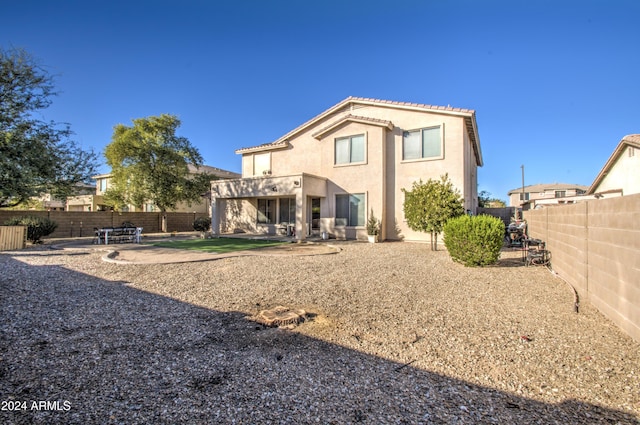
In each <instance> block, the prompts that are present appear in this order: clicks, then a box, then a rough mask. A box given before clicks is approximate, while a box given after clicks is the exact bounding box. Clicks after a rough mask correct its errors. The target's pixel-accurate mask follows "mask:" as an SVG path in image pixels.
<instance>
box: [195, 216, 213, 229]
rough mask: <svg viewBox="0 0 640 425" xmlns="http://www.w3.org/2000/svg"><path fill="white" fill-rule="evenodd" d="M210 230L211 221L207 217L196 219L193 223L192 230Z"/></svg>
mask: <svg viewBox="0 0 640 425" xmlns="http://www.w3.org/2000/svg"><path fill="white" fill-rule="evenodd" d="M210 228H211V220H209V218H207V217H198V218H196V221H194V222H193V230H196V231H198V232H206V231H208V230H209V229H210Z"/></svg>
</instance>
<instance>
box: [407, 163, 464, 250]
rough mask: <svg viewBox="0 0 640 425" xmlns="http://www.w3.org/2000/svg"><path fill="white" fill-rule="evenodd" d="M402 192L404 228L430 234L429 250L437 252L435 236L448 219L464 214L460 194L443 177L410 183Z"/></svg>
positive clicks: (447, 178) (446, 176) (436, 238)
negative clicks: (409, 188)
mask: <svg viewBox="0 0 640 425" xmlns="http://www.w3.org/2000/svg"><path fill="white" fill-rule="evenodd" d="M402 191H403V192H404V195H405V198H404V204H403V208H404V216H405V218H406V220H407V225H408V226H409V228H410V229H411V230H414V231H416V232H425V233H426V232H429V233H430V234H431V250H432V251H436V250H437V249H438V233H440V232H442V229H443V228H444V224H445V223H446V222H447V220H449V219H450V218H453V217H457V216H459V215H462V214H464V206H463V201H462V198H461V197H460V193H459V192H458V191H457V190H456V188H455V187H454V186H453V183H451V181H450V180H449V175H448V174H445V175H443V176H441V177H440V180H434V179H429V180H428V181H427V182H426V183H423V182H422V180H420V181H419V182H413V186H412V187H411V191H408V190H406V189H402Z"/></svg>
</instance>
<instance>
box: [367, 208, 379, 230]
mask: <svg viewBox="0 0 640 425" xmlns="http://www.w3.org/2000/svg"><path fill="white" fill-rule="evenodd" d="M378 233H380V220H378V219H377V218H376V216H375V215H373V208H371V214H369V220H368V221H367V235H371V236H376V235H377V234H378Z"/></svg>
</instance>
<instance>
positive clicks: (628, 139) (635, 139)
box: [587, 134, 640, 194]
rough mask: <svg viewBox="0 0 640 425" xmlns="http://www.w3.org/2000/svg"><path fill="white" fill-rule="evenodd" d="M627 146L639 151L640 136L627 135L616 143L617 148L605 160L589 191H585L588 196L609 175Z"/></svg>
mask: <svg viewBox="0 0 640 425" xmlns="http://www.w3.org/2000/svg"><path fill="white" fill-rule="evenodd" d="M627 146H632V147H634V148H637V149H640V134H629V135H628V136H624V137H623V138H622V140H620V143H618V146H616V148H615V149H614V151H613V153H612V154H611V156H610V157H609V160H607V163H606V164H604V167H602V170H600V173H599V174H598V175H597V176H596V178H595V180H594V181H593V183H592V184H591V187H589V190H588V191H587V193H588V194H593V193H594V192H595V191H596V189H597V188H598V186H599V185H600V183H602V180H603V179H604V178H605V177H606V176H607V174H609V172H610V171H611V168H613V165H614V164H615V163H616V161H617V160H618V158H619V157H620V155H621V154H622V152H623V151H624V150H625V148H626V147H627Z"/></svg>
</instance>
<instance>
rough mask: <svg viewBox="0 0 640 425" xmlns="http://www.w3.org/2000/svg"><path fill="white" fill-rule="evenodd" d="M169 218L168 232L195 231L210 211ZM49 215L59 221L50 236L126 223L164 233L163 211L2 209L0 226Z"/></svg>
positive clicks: (72, 235)
mask: <svg viewBox="0 0 640 425" xmlns="http://www.w3.org/2000/svg"><path fill="white" fill-rule="evenodd" d="M164 215H165V216H166V217H167V231H169V232H173V231H176V232H192V231H193V222H194V220H195V219H196V218H198V217H206V218H209V215H208V214H207V213H192V212H191V213H177V212H167V213H164ZM23 216H36V217H48V218H49V219H51V220H53V221H55V222H56V223H58V227H57V228H56V230H55V232H53V233H52V234H51V235H49V236H47V237H46V238H45V239H47V238H77V237H81V236H82V237H85V236H93V228H94V227H110V226H113V227H118V226H120V225H121V224H122V223H123V222H125V221H127V222H131V223H133V224H134V225H135V226H136V227H142V228H143V230H142V234H143V235H144V234H145V233H160V232H162V216H163V213H160V212H123V213H120V212H115V211H15V210H12V211H8V210H5V211H0V225H2V224H4V223H5V221H7V220H8V219H10V218H12V217H23Z"/></svg>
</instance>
